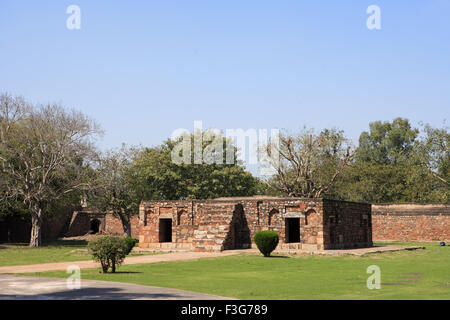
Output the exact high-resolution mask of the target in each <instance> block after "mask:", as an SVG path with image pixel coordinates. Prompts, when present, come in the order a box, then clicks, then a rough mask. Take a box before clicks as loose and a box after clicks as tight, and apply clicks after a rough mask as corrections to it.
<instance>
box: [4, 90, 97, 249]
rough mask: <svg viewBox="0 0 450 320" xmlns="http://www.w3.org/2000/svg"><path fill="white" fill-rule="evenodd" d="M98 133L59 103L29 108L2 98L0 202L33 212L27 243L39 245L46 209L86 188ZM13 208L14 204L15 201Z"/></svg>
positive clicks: (20, 101)
mask: <svg viewBox="0 0 450 320" xmlns="http://www.w3.org/2000/svg"><path fill="white" fill-rule="evenodd" d="M99 132H100V131H99V129H98V126H97V125H96V124H95V122H93V121H92V120H90V119H89V118H88V117H86V116H85V115H83V114H81V113H79V112H76V111H68V110H65V109H64V108H62V107H61V106H59V105H44V106H33V105H30V104H28V103H27V102H25V101H24V99H23V98H21V97H11V96H9V95H7V94H3V95H1V96H0V172H1V173H2V174H3V177H4V179H3V180H2V181H0V185H1V186H0V190H1V191H2V194H1V195H0V196H1V197H2V200H3V201H8V202H9V203H11V202H15V201H21V202H22V203H23V204H24V205H25V206H26V208H27V210H28V212H29V214H30V215H31V223H32V228H31V237H30V246H32V247H37V246H39V245H40V243H41V226H42V218H43V212H44V210H45V208H47V207H48V206H49V205H51V204H53V203H54V202H56V201H59V200H60V199H62V198H64V197H66V196H67V195H68V194H69V193H74V192H78V191H80V190H82V189H84V188H87V187H88V186H89V180H88V177H87V176H86V175H85V173H87V170H86V167H87V166H88V163H89V160H90V159H91V158H92V157H93V156H94V155H95V149H94V147H93V146H92V143H91V139H92V138H93V136H95V135H96V134H98V133H99ZM13 206H14V205H13Z"/></svg>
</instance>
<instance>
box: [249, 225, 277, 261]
mask: <svg viewBox="0 0 450 320" xmlns="http://www.w3.org/2000/svg"><path fill="white" fill-rule="evenodd" d="M253 240H254V241H255V243H256V246H257V247H258V249H259V251H261V253H262V254H263V255H264V257H270V253H271V252H272V251H273V250H275V248H276V247H277V245H278V241H279V238H278V233H276V232H274V231H270V230H264V231H260V232H258V233H257V234H255V237H254V238H253Z"/></svg>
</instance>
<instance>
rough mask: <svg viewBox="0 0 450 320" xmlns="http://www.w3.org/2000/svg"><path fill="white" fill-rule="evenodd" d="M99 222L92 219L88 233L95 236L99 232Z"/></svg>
mask: <svg viewBox="0 0 450 320" xmlns="http://www.w3.org/2000/svg"><path fill="white" fill-rule="evenodd" d="M100 223H101V222H100V220H98V219H92V220H91V225H90V228H89V233H90V234H96V233H98V232H99V231H100Z"/></svg>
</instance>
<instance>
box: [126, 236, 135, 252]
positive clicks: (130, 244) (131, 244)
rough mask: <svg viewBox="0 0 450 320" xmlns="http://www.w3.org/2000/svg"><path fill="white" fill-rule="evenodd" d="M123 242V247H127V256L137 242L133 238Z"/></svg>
mask: <svg viewBox="0 0 450 320" xmlns="http://www.w3.org/2000/svg"><path fill="white" fill-rule="evenodd" d="M123 241H124V242H125V245H126V246H127V254H129V253H130V252H131V250H133V248H134V246H135V245H136V242H137V241H136V239H134V238H124V239H123Z"/></svg>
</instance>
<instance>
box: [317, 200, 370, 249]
mask: <svg viewBox="0 0 450 320" xmlns="http://www.w3.org/2000/svg"><path fill="white" fill-rule="evenodd" d="M323 224H324V235H325V237H324V241H325V249H338V248H357V247H371V246H372V245H373V244H372V218H371V205H370V204H366V203H355V202H346V201H334V200H324V222H323Z"/></svg>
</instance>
